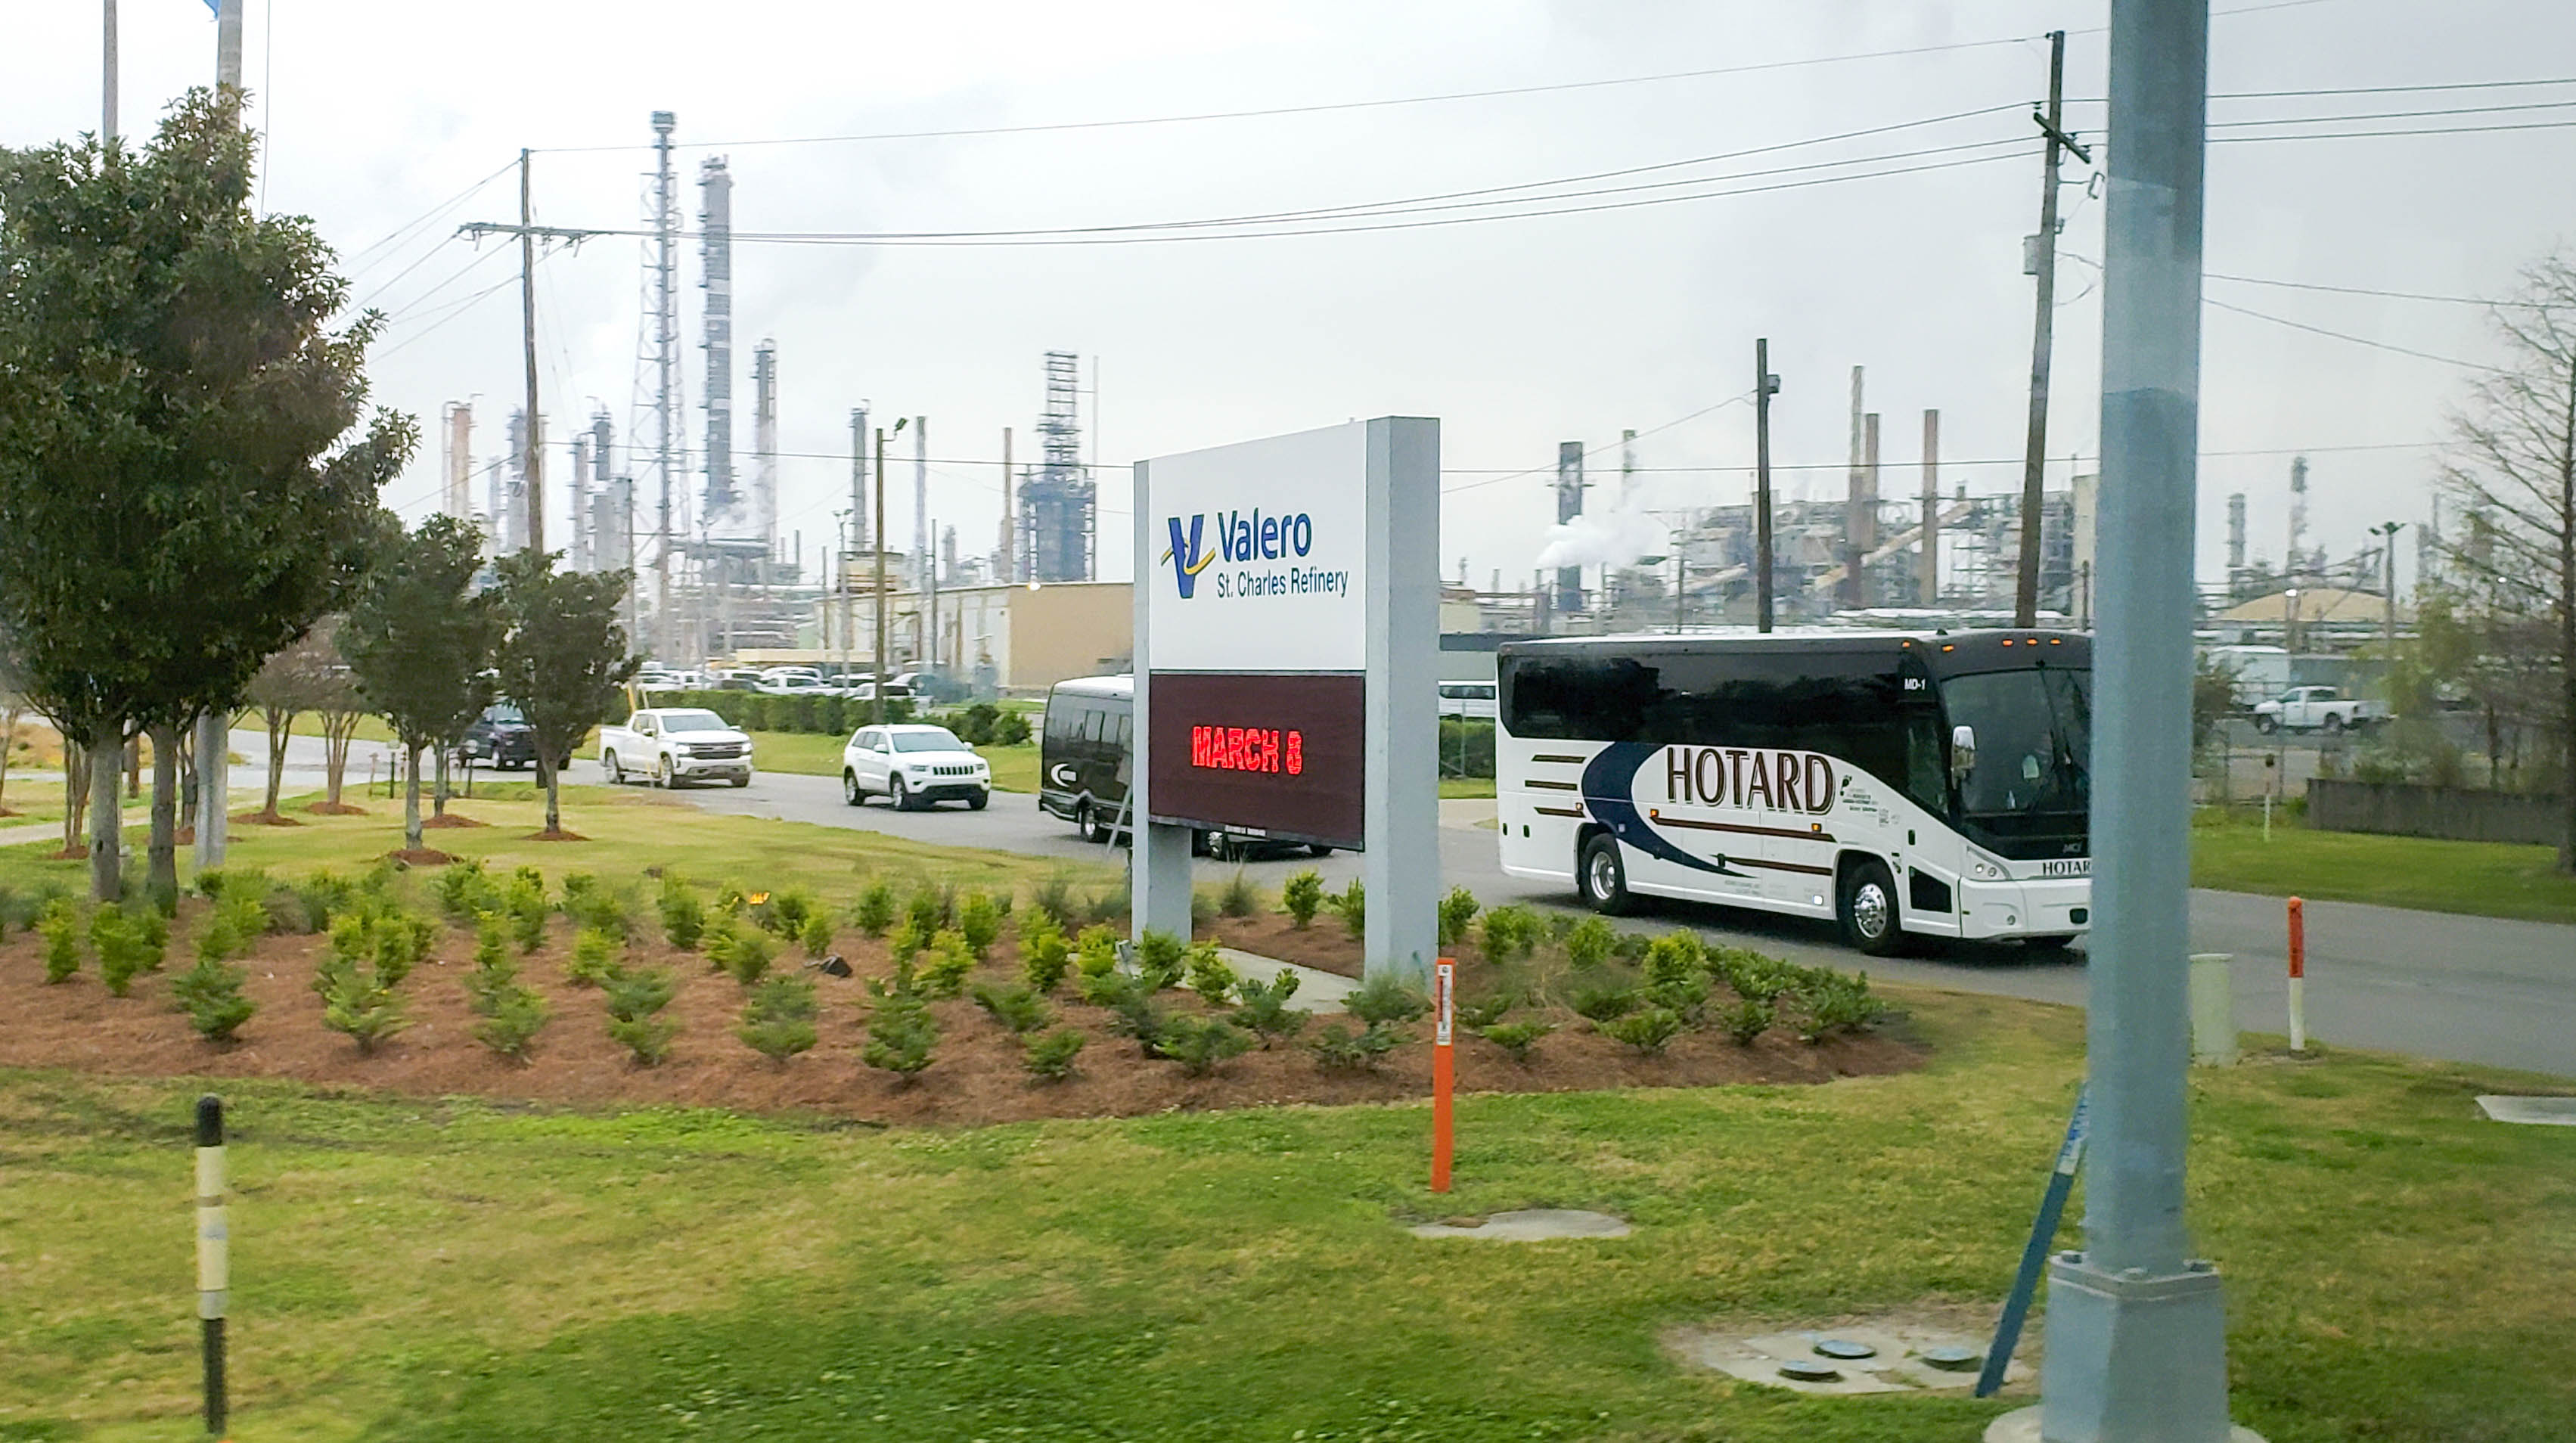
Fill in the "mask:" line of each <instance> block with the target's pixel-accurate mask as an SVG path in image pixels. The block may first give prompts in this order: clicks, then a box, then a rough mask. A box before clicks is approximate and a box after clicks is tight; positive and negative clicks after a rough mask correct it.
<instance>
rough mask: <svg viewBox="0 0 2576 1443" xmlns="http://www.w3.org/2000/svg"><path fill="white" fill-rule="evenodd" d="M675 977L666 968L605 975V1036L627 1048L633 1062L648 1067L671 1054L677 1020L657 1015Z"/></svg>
mask: <svg viewBox="0 0 2576 1443" xmlns="http://www.w3.org/2000/svg"><path fill="white" fill-rule="evenodd" d="M678 986H679V984H678V981H677V979H676V978H674V977H673V976H672V975H671V972H670V970H669V969H668V968H657V969H655V970H653V971H650V972H621V973H619V974H618V975H616V976H615V977H612V978H610V979H609V981H608V983H607V985H606V988H605V991H606V992H607V994H608V998H607V1001H608V1036H609V1040H611V1041H613V1042H615V1043H616V1044H617V1045H618V1046H620V1047H623V1048H625V1049H626V1050H627V1052H628V1054H629V1055H631V1056H632V1057H633V1058H634V1059H635V1061H636V1062H637V1064H639V1065H641V1066H644V1067H651V1066H653V1065H654V1064H656V1063H658V1062H660V1061H661V1060H662V1059H664V1058H666V1057H668V1056H670V1055H671V1039H672V1038H673V1037H674V1036H677V1035H678V1033H679V1031H680V1024H679V1023H677V1022H675V1021H672V1020H671V1019H669V1018H666V1017H663V1016H660V1015H659V1014H660V1013H661V1011H662V1009H663V1008H665V1007H668V1006H669V1005H671V998H672V995H673V994H674V993H675V992H676V991H677V990H678Z"/></svg>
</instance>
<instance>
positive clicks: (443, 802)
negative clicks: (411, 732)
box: [430, 742, 447, 817]
mask: <svg viewBox="0 0 2576 1443" xmlns="http://www.w3.org/2000/svg"><path fill="white" fill-rule="evenodd" d="M437 751H438V789H437V791H436V792H434V793H433V794H432V798H433V799H432V801H431V803H430V806H431V810H432V813H433V815H436V816H441V817H443V816H446V815H447V744H446V743H445V742H441V743H439V744H438V748H437Z"/></svg>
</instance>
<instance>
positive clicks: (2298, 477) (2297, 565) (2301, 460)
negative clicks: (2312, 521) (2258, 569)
mask: <svg viewBox="0 0 2576 1443" xmlns="http://www.w3.org/2000/svg"><path fill="white" fill-rule="evenodd" d="M2307 541H2308V458H2307V457H2305V456H2294V457H2292V458H2291V460H2290V556H2289V560H2288V561H2286V562H2284V563H2283V564H2282V570H2283V571H2284V572H2286V573H2287V574H2289V575H2291V576H2294V577H2295V576H2298V575H2300V574H2301V573H2303V572H2305V571H2306V570H2307V563H2306V555H2307V553H2306V551H2305V550H2304V548H2305V547H2306V545H2307Z"/></svg>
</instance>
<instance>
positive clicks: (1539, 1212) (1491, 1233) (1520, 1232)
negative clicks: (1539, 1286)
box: [1413, 1208, 1628, 1243]
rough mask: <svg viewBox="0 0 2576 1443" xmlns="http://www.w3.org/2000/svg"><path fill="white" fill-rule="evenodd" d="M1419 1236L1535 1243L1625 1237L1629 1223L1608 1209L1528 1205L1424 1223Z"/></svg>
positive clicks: (1417, 1234)
mask: <svg viewBox="0 0 2576 1443" xmlns="http://www.w3.org/2000/svg"><path fill="white" fill-rule="evenodd" d="M1413 1235H1414V1236H1415V1237H1417V1238H1483V1239H1485V1240H1487V1241H1489V1242H1500V1243H1535V1242H1544V1241H1547V1240H1549V1239H1552V1238H1624V1237H1626V1236H1627V1235H1628V1225H1627V1223H1625V1222H1623V1221H1621V1220H1620V1219H1618V1218H1614V1217H1612V1216H1611V1215H1610V1214H1608V1213H1596V1212H1585V1211H1583V1210H1582V1209H1580V1208H1526V1209H1523V1210H1521V1211H1519V1212H1507V1213H1495V1214H1492V1215H1491V1216H1489V1217H1487V1218H1486V1219H1485V1220H1484V1221H1483V1222H1482V1223H1473V1222H1469V1221H1467V1220H1455V1221H1451V1222H1440V1223H1424V1224H1422V1225H1421V1226H1419V1227H1417V1228H1414V1229H1413Z"/></svg>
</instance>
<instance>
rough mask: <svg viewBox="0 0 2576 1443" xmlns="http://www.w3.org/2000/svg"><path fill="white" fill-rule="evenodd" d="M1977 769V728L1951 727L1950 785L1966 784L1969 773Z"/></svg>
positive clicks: (1965, 726)
mask: <svg viewBox="0 0 2576 1443" xmlns="http://www.w3.org/2000/svg"><path fill="white" fill-rule="evenodd" d="M1976 769H1977V729H1976V728H1975V727H1972V726H1967V725H1960V726H1954V727H1952V728H1950V785H1952V786H1954V787H1955V786H1964V785H1965V784H1966V783H1967V780H1968V774H1969V773H1971V772H1974V771H1975V770H1976Z"/></svg>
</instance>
